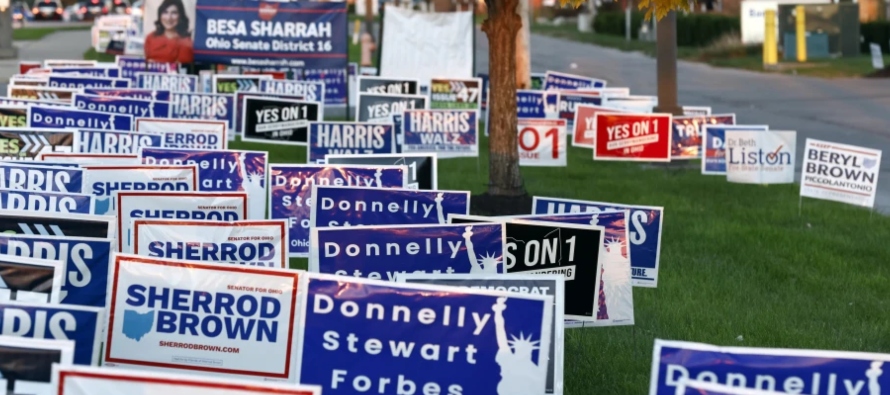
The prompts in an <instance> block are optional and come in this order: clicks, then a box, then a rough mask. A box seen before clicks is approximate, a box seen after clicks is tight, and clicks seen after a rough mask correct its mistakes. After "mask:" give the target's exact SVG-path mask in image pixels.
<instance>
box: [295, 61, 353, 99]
mask: <svg viewBox="0 0 890 395" xmlns="http://www.w3.org/2000/svg"><path fill="white" fill-rule="evenodd" d="M353 65H354V63H353ZM301 77H302V78H303V81H312V82H318V83H320V84H324V85H323V86H324V100H322V101H321V102H322V103H324V105H325V106H338V107H341V106H345V105H346V102H347V100H348V97H347V96H348V94H349V92H348V91H349V89H347V87H348V86H349V85H351V84H354V83H355V82H349V80H350V79H351V77H350V76H349V71H348V70H345V69H342V68H333V69H332V68H327V69H304V70H303V75H302V76H301ZM298 78H299V76H298ZM353 100H354V99H353Z"/></svg>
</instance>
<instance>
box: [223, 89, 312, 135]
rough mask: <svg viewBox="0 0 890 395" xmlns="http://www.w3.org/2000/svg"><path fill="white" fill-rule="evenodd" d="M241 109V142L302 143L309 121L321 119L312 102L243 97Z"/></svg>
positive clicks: (307, 130)
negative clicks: (242, 111) (242, 113)
mask: <svg viewBox="0 0 890 395" xmlns="http://www.w3.org/2000/svg"><path fill="white" fill-rule="evenodd" d="M242 108H243V109H244V116H243V117H242V119H241V122H242V123H241V127H240V129H239V130H240V132H241V141H253V142H262V143H273V144H291V145H306V144H307V143H308V141H309V138H308V136H307V135H308V134H309V123H310V122H318V121H321V120H323V119H324V107H323V104H322V103H316V102H308V101H300V100H290V99H278V98H269V97H252V96H246V97H244V103H243V105H242Z"/></svg>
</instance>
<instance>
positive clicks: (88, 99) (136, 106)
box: [73, 93, 170, 118]
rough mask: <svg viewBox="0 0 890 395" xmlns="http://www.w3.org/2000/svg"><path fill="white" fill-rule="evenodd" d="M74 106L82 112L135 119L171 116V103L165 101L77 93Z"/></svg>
mask: <svg viewBox="0 0 890 395" xmlns="http://www.w3.org/2000/svg"><path fill="white" fill-rule="evenodd" d="M73 104H74V107H76V108H79V109H81V110H88V111H98V112H104V113H114V114H125V115H130V116H133V117H149V118H154V117H158V118H167V117H169V116H170V103H169V102H164V101H152V100H139V99H131V98H124V97H114V96H94V95H85V94H81V93H75V94H74V101H73Z"/></svg>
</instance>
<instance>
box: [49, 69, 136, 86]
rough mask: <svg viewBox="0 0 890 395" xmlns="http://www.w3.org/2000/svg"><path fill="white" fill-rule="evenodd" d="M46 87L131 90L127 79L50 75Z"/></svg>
mask: <svg viewBox="0 0 890 395" xmlns="http://www.w3.org/2000/svg"><path fill="white" fill-rule="evenodd" d="M46 86H48V87H50V88H68V89H86V88H129V87H130V80H128V79H126V78H110V77H92V76H75V75H64V74H54V73H53V74H50V75H49V76H48V79H47V84H46Z"/></svg>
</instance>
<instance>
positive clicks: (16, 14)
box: [12, 2, 34, 22]
mask: <svg viewBox="0 0 890 395" xmlns="http://www.w3.org/2000/svg"><path fill="white" fill-rule="evenodd" d="M12 20H13V22H28V21H33V20H34V14H33V13H32V12H31V9H30V8H28V5H27V4H25V3H22V2H16V3H13V4H12Z"/></svg>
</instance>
